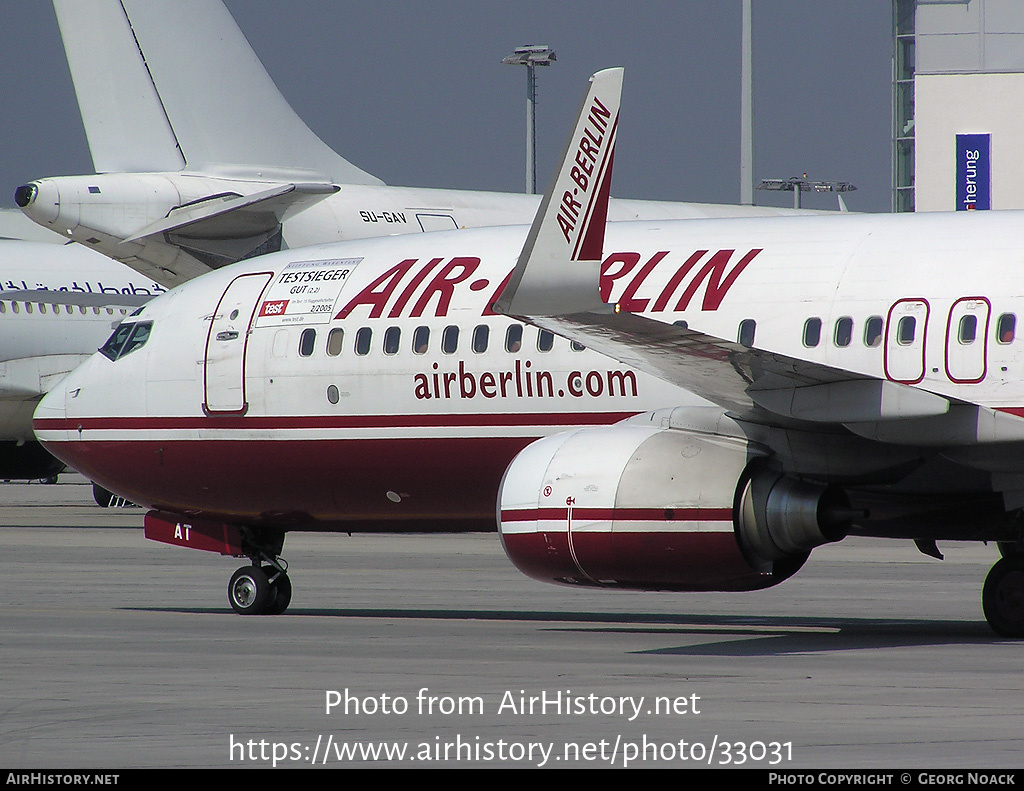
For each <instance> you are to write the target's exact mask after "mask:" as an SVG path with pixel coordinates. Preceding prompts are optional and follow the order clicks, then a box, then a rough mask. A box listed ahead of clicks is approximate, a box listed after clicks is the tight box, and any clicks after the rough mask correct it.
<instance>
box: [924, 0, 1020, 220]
mask: <svg viewBox="0 0 1024 791" xmlns="http://www.w3.org/2000/svg"><path fill="white" fill-rule="evenodd" d="M1022 4H1024V2H1022ZM914 114H915V116H916V123H915V126H914V128H915V136H916V140H915V146H916V148H915V159H916V163H915V193H916V194H915V202H916V207H917V211H953V210H954V209H955V208H956V206H955V203H956V185H955V176H956V136H957V135H958V134H968V133H981V134H988V135H991V142H992V160H991V163H992V208H993V209H1024V73H1016V74H920V73H919V74H917V75H916V77H915V79H914Z"/></svg>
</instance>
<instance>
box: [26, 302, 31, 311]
mask: <svg viewBox="0 0 1024 791" xmlns="http://www.w3.org/2000/svg"><path fill="white" fill-rule="evenodd" d="M25 312H26V313H31V312H32V303H31V302H26V303H25Z"/></svg>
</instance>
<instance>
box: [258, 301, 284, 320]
mask: <svg viewBox="0 0 1024 791" xmlns="http://www.w3.org/2000/svg"><path fill="white" fill-rule="evenodd" d="M288 302H289V300H287V299H278V300H273V301H271V302H264V303H263V306H262V307H261V308H260V315H261V316H281V315H284V312H285V310H286V309H287V307H288Z"/></svg>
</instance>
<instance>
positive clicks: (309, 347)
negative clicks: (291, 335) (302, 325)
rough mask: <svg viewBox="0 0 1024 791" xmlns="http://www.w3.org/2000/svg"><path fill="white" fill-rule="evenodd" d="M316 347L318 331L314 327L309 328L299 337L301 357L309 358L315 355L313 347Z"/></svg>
mask: <svg viewBox="0 0 1024 791" xmlns="http://www.w3.org/2000/svg"><path fill="white" fill-rule="evenodd" d="M315 345H316V330H314V329H313V328H312V327H307V328H306V329H304V330H303V331H302V334H301V335H299V357H309V356H310V355H311V354H312V353H313V347H314V346H315Z"/></svg>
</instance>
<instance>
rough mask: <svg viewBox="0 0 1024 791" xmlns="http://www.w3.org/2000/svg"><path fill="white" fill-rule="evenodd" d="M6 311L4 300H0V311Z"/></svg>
mask: <svg viewBox="0 0 1024 791" xmlns="http://www.w3.org/2000/svg"><path fill="white" fill-rule="evenodd" d="M6 312H7V303H6V302H0V313H6Z"/></svg>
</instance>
